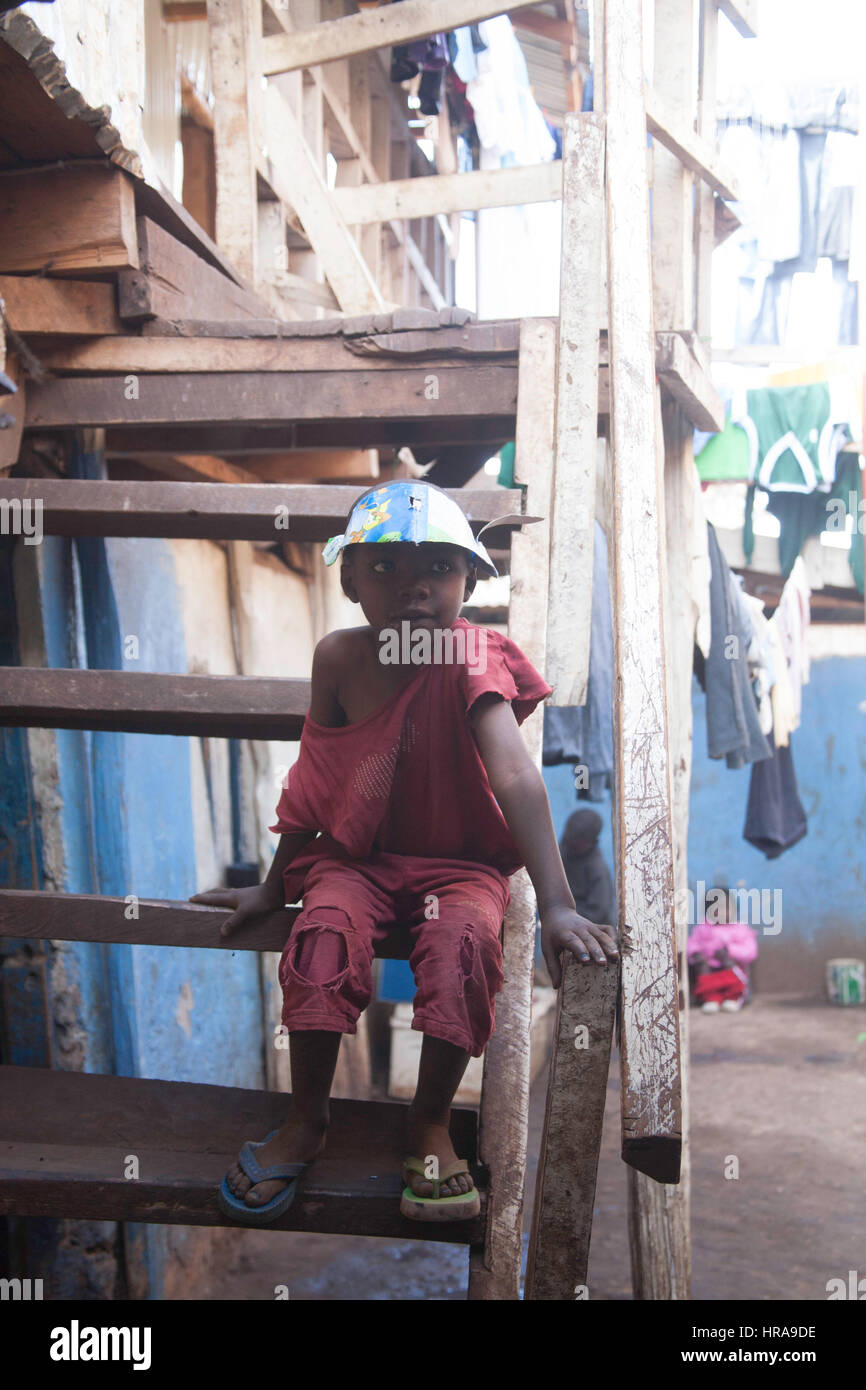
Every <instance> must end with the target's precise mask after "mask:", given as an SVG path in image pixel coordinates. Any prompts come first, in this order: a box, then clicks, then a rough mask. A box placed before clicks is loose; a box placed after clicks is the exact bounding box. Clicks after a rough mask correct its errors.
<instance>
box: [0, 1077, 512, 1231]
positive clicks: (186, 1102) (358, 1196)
mask: <svg viewBox="0 0 866 1390" xmlns="http://www.w3.org/2000/svg"><path fill="white" fill-rule="evenodd" d="M286 1103H287V1096H286V1092H285V1091H258V1090H252V1089H248V1088H241V1087H232V1086H213V1085H200V1084H197V1083H195V1082H184V1081H154V1080H150V1079H148V1078H145V1077H139V1076H133V1077H128V1076H108V1075H97V1074H94V1073H87V1072H70V1071H53V1070H51V1069H49V1068H47V1067H25V1066H22V1067H6V1066H4V1067H2V1068H0V1129H2V1134H3V1171H2V1175H0V1214H2V1215H3V1216H9V1215H21V1216H35V1217H45V1216H49V1217H53V1218H56V1216H57V1213H58V1212H62V1213H63V1214H64V1216H68V1217H73V1218H76V1217H77V1218H81V1219H84V1220H96V1221H133V1222H140V1221H148V1222H156V1223H157V1224H158V1225H164V1224H166V1223H167V1224H175V1225H178V1224H180V1225H182V1226H225V1225H226V1217H225V1216H224V1214H223V1212H222V1211H221V1210H220V1207H219V1203H218V1200H217V1197H218V1193H219V1185H220V1178H221V1175H222V1174H223V1173H224V1172H225V1171H226V1168H227V1167H229V1166H230V1164H231V1163H232V1162H233V1161H234V1159H235V1158H236V1157H237V1148H238V1136H241V1137H242V1136H243V1135H246V1134H267V1133H269V1132H270V1131H271V1130H272V1129H275V1128H277V1127H278V1126H279V1125H280V1124H281V1123H282V1120H283V1119H284V1118H285V1112H286ZM407 1108H408V1107H407V1106H406V1105H405V1104H401V1103H398V1102H395V1101H370V1100H364V1101H360V1100H340V1099H336V1100H332V1101H331V1103H330V1127H329V1130H328V1136H329V1143H328V1148H327V1152H326V1153H322V1154H320V1155H319V1157H318V1158H317V1159H316V1162H315V1163H314V1164H313V1165H312V1167H311V1168H310V1170H309V1172H307V1173H305V1174H304V1175H303V1178H302V1179H301V1184H300V1191H299V1193H298V1197H297V1200H296V1201H294V1202H293V1203H292V1204H291V1206H290V1207H289V1209H288V1211H286V1212H285V1213H284V1215H283V1216H281V1217H279V1218H278V1219H277V1220H276V1221H275V1222H273V1223H271V1227H270V1228H273V1229H278V1230H284V1231H302V1232H305V1233H307V1234H311V1233H313V1232H317V1233H322V1232H330V1233H332V1234H340V1235H367V1236H387V1237H390V1238H391V1239H398V1240H401V1241H405V1240H407V1239H419V1240H420V1239H423V1240H424V1241H430V1240H434V1241H447V1242H449V1243H452V1244H464V1245H465V1244H468V1243H469V1242H471V1241H477V1240H478V1239H479V1238H481V1239H483V1236H484V1201H485V1197H486V1192H485V1188H486V1180H485V1174H484V1171H483V1169H482V1168H480V1167H479V1165H478V1164H477V1163H476V1161H475V1154H476V1116H475V1112H474V1110H472V1109H469V1108H465V1109H461V1108H460V1107H457V1108H455V1110H454V1113H453V1114H452V1116H451V1136H452V1139H453V1141H454V1143H455V1145H456V1147H457V1150H458V1152H459V1153H460V1154H461V1156H464V1155H465V1157H466V1158H467V1159H468V1161H469V1163H470V1165H471V1168H472V1172H473V1176H474V1178H475V1181H476V1184H477V1185H478V1188H479V1191H480V1192H481V1198H482V1208H481V1214H480V1215H479V1216H478V1217H477V1218H476V1219H475V1220H474V1221H462V1222H456V1223H455V1222H452V1223H446V1222H443V1223H442V1224H441V1226H436V1227H434V1226H431V1224H430V1223H429V1222H424V1223H422V1222H411V1221H407V1220H406V1218H405V1217H404V1216H401V1214H400V1192H401V1189H402V1187H403V1179H402V1176H401V1173H400V1162H399V1157H400V1154H401V1153H402V1152H403V1148H404V1146H405V1137H404V1136H405V1131H406V1111H407ZM128 1154H136V1155H138V1156H139V1157H140V1159H141V1177H140V1178H137V1179H136V1180H135V1181H134V1182H130V1181H129V1180H128V1179H127V1178H125V1177H124V1163H125V1161H126V1156H127V1155H128ZM458 1228H459V1229H458Z"/></svg>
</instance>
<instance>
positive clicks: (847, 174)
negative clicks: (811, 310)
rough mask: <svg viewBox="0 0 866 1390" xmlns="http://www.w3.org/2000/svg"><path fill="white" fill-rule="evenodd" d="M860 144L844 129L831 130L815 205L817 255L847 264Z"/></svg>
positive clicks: (857, 178)
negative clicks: (816, 206)
mask: <svg viewBox="0 0 866 1390" xmlns="http://www.w3.org/2000/svg"><path fill="white" fill-rule="evenodd" d="M859 163H860V141H859V139H858V137H857V136H856V135H851V134H850V133H849V132H848V131H845V130H831V131H829V133H828V135H827V143H826V145H825V147H824V160H823V164H822V167H821V191H820V198H819V206H818V255H819V256H830V257H831V258H832V259H833V260H834V261H847V260H848V258H849V256H850V254H851V218H852V214H853V210H854V189H855V188H856V186H857V183H858V180H859V178H860V169H859Z"/></svg>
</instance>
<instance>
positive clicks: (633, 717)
mask: <svg viewBox="0 0 866 1390" xmlns="http://www.w3.org/2000/svg"><path fill="white" fill-rule="evenodd" d="M641 30H642V9H641V0H620V3H618V4H616V5H608V6H607V7H606V18H605V42H604V68H605V111H606V113H607V116H606V120H607V180H606V194H607V240H608V288H609V298H610V363H611V381H610V390H611V440H612V446H613V465H612V479H611V482H612V495H613V548H612V550H613V554H612V559H613V567H612V595H611V599H612V601H611V608H612V611H613V615H614V687H615V689H616V691H617V698H616V700H615V701H614V744H615V754H616V756H615V768H614V804H615V808H616V810H615V822H614V824H615V845H616V853H615V860H616V886H617V913H618V919H619V925H620V934H621V942H620V949H621V956H622V1049H621V1062H622V1089H621V1098H622V1156H623V1159H624V1160H625V1162H626V1163H628V1164H630V1165H631V1166H633V1167H635V1168H638V1169H639V1170H640V1171H641V1172H644V1173H646V1174H648V1176H650V1177H652V1178H654V1179H655V1180H656V1181H657V1182H676V1181H677V1180H678V1178H679V1173H680V1150H681V1091H680V1067H679V1028H678V1018H679V1012H678V998H677V991H678V981H677V971H676V939H675V934H674V918H673V909H674V903H673V849H672V829H671V803H670V795H671V793H670V788H671V781H670V770H669V748H668V729H667V698H666V681H665V664H664V663H665V657H664V650H665V649H664V638H663V624H662V611H663V582H664V581H663V569H662V566H663V559H662V541H663V537H664V519H663V518H664V493H663V490H662V479H661V459H660V455H659V441H658V439H657V434H656V388H655V351H654V342H653V311H652V272H651V265H650V233H649V187H648V182H647V164H646V158H645V147H644V142H643V132H644V129H645V128H646V112H645V110H644V96H643V82H642V76H643V45H642V42H641ZM638 536H639V537H640V544H636V543H635V538H636V537H638Z"/></svg>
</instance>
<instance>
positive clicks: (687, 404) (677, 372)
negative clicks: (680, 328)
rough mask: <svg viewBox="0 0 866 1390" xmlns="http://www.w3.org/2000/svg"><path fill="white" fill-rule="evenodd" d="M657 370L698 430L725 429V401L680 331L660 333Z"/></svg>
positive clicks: (669, 391)
mask: <svg viewBox="0 0 866 1390" xmlns="http://www.w3.org/2000/svg"><path fill="white" fill-rule="evenodd" d="M656 343H657V344H658V351H657V356H656V371H657V372H658V378H659V381H660V382H661V384H662V386H663V388H664V389H665V391H666V392H667V393H668V395H669V396H672V397H673V399H674V400H675V401H676V402H677V403H678V404H679V405H680V406H681V407H682V409H683V410H684V412H685V414H686V416H687V418H688V419H689V421H690V422H691V424H692V425H694V427H695V429H698V430H707V431H709V432H710V433H714V432H715V431H717V430H723V429H724V428H725V403H724V401H723V400H722V398H721V396H720V395H719V393H718V391H717V390H716V388H715V387H714V386H713V383H712V381H711V380H710V377H709V375H708V374H707V373H706V372H705V371H704V369H703V368H702V367H701V366H700V364H699V363H698V362H697V360H696V359H695V357H694V356H693V355H692V353H691V352H690V351H689V348H688V347H687V345H686V343H685V341H684V339H683V338H682V337H681V336H680V334H679V333H657V334H656Z"/></svg>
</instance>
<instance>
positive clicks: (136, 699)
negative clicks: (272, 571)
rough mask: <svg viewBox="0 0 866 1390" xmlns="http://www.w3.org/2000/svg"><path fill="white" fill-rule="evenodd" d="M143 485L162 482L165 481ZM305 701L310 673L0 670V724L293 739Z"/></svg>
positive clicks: (24, 726) (177, 484)
mask: <svg viewBox="0 0 866 1390" xmlns="http://www.w3.org/2000/svg"><path fill="white" fill-rule="evenodd" d="M102 486H103V487H107V486H108V484H107V483H103V484H102ZM140 486H143V487H148V486H150V487H154V488H156V489H157V490H160V489H161V488H162V486H163V484H161V483H152V484H147V483H144V484H141V485H140ZM165 486H166V487H167V486H170V485H169V484H165ZM174 486H175V487H196V486H201V487H204V486H207V484H204V483H201V484H195V483H175V485H174ZM214 486H218V485H217V484H214ZM220 491H227V489H222V488H221V489H220ZM269 491H270V489H269ZM281 534H282V535H283V536H284V535H285V533H281ZM309 703H310V683H309V681H308V680H277V679H266V678H258V677H253V676H197V675H195V676H187V675H171V676H166V675H155V674H153V673H151V672H143V671H91V670H81V669H75V670H65V669H60V668H55V667H52V668H48V667H41V666H40V667H27V666H5V667H3V669H2V670H0V725H2V726H5V727H7V728H9V727H13V728H24V729H27V728H29V729H108V730H114V731H115V732H122V733H131V734H136V733H138V734H176V735H181V736H183V735H199V736H201V737H208V738H259V739H278V740H279V739H289V740H292V739H298V738H300V734H301V727H302V725H303V721H304V715H305V714H306V712H307V709H308V708H309Z"/></svg>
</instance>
